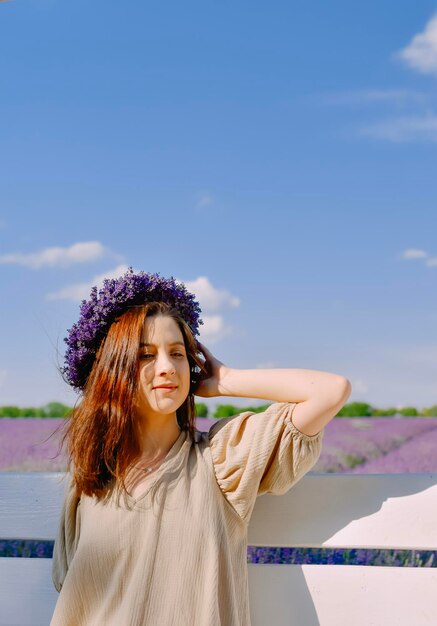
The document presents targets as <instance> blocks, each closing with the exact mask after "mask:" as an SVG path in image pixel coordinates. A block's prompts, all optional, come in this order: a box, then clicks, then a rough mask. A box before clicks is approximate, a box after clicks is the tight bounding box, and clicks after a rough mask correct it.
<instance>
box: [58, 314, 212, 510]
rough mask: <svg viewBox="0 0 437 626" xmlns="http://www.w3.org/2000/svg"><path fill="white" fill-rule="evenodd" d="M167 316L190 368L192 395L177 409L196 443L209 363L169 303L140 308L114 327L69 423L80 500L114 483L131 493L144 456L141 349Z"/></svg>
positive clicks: (71, 463)
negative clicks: (151, 322) (131, 471)
mask: <svg viewBox="0 0 437 626" xmlns="http://www.w3.org/2000/svg"><path fill="white" fill-rule="evenodd" d="M159 314H162V315H168V316H169V317H171V318H173V319H174V320H175V322H176V323H177V324H178V326H179V328H180V330H181V332H182V335H183V338H184V343H185V349H186V352H187V358H188V362H189V364H190V389H189V393H188V396H187V398H186V400H185V402H184V403H183V404H182V405H181V406H180V407H179V409H177V411H176V417H177V421H178V424H179V427H180V429H181V430H186V431H188V433H189V436H190V437H191V441H193V440H194V431H195V417H196V407H195V403H194V391H195V388H196V385H197V384H198V381H199V378H200V375H201V372H205V371H206V370H205V367H204V362H203V361H202V360H201V359H200V358H199V356H198V348H197V345H196V340H195V338H194V336H193V334H192V332H191V330H190V327H189V326H188V324H187V323H186V322H185V320H184V319H183V318H182V317H181V316H180V314H179V311H178V310H177V309H174V308H172V307H171V306H170V305H168V304H166V303H164V302H149V303H146V304H141V305H135V306H132V307H129V308H128V309H127V310H126V311H124V312H123V313H122V314H121V315H120V316H119V317H118V318H117V319H116V320H115V321H114V322H113V323H112V324H111V326H110V327H109V330H108V333H107V335H106V336H105V338H104V340H103V342H102V344H101V345H100V347H99V349H98V351H97V354H96V357H95V360H94V363H93V367H92V369H91V372H90V374H89V376H88V379H87V381H86V384H85V387H84V390H83V394H82V396H81V401H80V404H78V405H77V406H75V407H74V409H73V411H72V412H71V414H70V415H69V417H67V418H66V424H64V425H63V428H64V427H65V428H66V432H65V434H64V435H63V437H62V440H61V444H60V448H62V446H63V445H64V442H65V440H66V439H67V452H68V464H67V472H68V473H70V474H71V476H72V478H73V481H74V484H75V487H76V494H77V496H79V497H80V495H81V494H82V493H83V494H85V495H87V496H93V495H95V496H97V497H98V498H100V497H103V496H105V495H106V494H107V493H108V488H109V484H110V483H111V482H112V480H113V478H115V480H116V481H117V482H120V483H121V485H122V487H123V489H124V490H125V491H127V490H126V485H125V482H124V481H125V477H126V474H127V470H128V468H129V466H130V465H131V463H132V462H133V460H134V459H135V458H136V457H137V456H138V455H139V454H140V453H141V447H140V432H139V424H138V423H137V421H136V420H135V418H134V415H133V411H132V406H133V401H134V397H135V394H136V391H137V387H138V372H139V363H140V359H139V348H140V341H141V335H142V330H143V326H144V322H145V319H146V317H152V316H155V315H159Z"/></svg>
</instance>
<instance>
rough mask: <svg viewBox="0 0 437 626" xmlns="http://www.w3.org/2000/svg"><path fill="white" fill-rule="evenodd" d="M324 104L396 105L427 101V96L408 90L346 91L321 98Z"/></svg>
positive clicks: (324, 95)
mask: <svg viewBox="0 0 437 626" xmlns="http://www.w3.org/2000/svg"><path fill="white" fill-rule="evenodd" d="M320 99H321V102H322V104H328V105H329V104H332V105H356V104H358V105H360V104H373V103H382V102H388V103H390V104H395V105H405V104H408V103H410V102H412V103H418V102H424V101H426V100H427V96H426V95H425V94H422V93H419V92H415V91H411V90H407V89H364V90H357V91H344V92H339V93H332V94H322V95H321V96H320Z"/></svg>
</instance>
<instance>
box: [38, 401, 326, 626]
mask: <svg viewBox="0 0 437 626" xmlns="http://www.w3.org/2000/svg"><path fill="white" fill-rule="evenodd" d="M295 406H296V405H295V404H294V403H288V402H281V403H274V404H272V405H270V406H269V407H268V408H267V410H266V411H264V412H262V413H253V412H250V411H246V412H243V413H240V414H238V415H235V416H232V417H229V418H226V419H221V420H220V421H218V422H217V423H216V424H214V425H213V426H212V427H211V428H210V430H209V432H199V431H196V440H195V441H194V442H192V441H191V440H190V438H189V435H188V433H187V432H186V431H181V433H180V435H179V437H178V439H177V440H176V442H175V443H174V444H173V446H172V448H171V449H170V450H169V452H168V454H167V456H166V457H165V459H164V461H163V462H162V463H161V466H160V467H159V469H158V470H157V471H155V472H154V473H153V477H152V476H150V477H148V478H147V481H146V483H145V486H144V488H143V493H139V495H137V496H135V497H133V496H132V495H129V494H121V493H120V492H119V490H116V489H112V490H111V493H110V495H109V497H108V498H106V499H105V501H103V500H101V501H98V500H97V498H96V497H89V496H82V497H81V498H80V499H79V500H78V499H77V498H76V496H75V494H74V490H73V489H72V488H71V481H70V482H69V483H68V486H67V490H66V495H65V499H64V503H63V507H62V513H61V518H60V525H59V530H58V534H57V538H56V541H55V545H54V552H53V566H52V577H53V583H54V586H55V588H56V589H57V591H59V592H60V593H59V596H58V600H57V603H56V606H55V610H54V613H53V617H52V620H51V622H50V626H250V612H249V588H248V576H247V526H248V523H249V521H250V517H251V514H252V510H253V507H254V505H255V500H256V498H257V496H259V495H261V494H264V493H271V494H276V495H281V494H284V493H285V492H286V491H288V490H289V489H290V488H291V487H292V486H293V485H294V484H295V483H296V482H297V481H298V480H300V479H301V478H302V477H303V476H304V475H305V474H306V473H307V472H308V471H309V470H310V469H311V468H312V467H313V466H314V464H315V463H316V462H317V460H318V458H319V455H320V451H321V446H322V439H323V433H324V430H322V431H320V432H319V433H318V434H317V435H313V436H309V435H305V434H303V433H301V432H300V431H299V430H298V429H297V428H296V427H295V426H294V424H293V423H292V421H291V416H292V412H293V409H294V407H295ZM152 496H153V497H152Z"/></svg>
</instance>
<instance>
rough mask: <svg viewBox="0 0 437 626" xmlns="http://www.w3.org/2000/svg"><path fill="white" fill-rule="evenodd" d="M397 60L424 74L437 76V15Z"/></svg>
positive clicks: (397, 54) (401, 52) (397, 56)
mask: <svg viewBox="0 0 437 626" xmlns="http://www.w3.org/2000/svg"><path fill="white" fill-rule="evenodd" d="M395 58H399V59H402V60H403V61H405V62H406V63H407V64H408V65H409V66H410V67H411V68H413V69H414V70H418V71H419V72H422V73H423V74H437V15H434V16H433V17H432V18H431V19H430V20H429V22H428V23H427V24H426V26H425V30H424V31H423V32H422V33H419V34H418V35H415V36H414V37H413V39H412V40H411V42H410V43H409V44H408V46H406V47H405V48H404V49H403V50H401V51H400V52H397V53H395Z"/></svg>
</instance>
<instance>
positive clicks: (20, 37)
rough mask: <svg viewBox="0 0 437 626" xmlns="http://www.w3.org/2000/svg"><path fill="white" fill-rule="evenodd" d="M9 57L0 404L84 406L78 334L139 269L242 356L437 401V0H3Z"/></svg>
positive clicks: (212, 344) (1, 56)
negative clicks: (127, 273)
mask: <svg viewBox="0 0 437 626" xmlns="http://www.w3.org/2000/svg"><path fill="white" fill-rule="evenodd" d="M0 76H1V98H0V113H1V115H0V120H1V121H0V154H1V168H0V188H1V205H0V277H1V278H0V280H1V285H2V296H3V298H2V307H1V309H2V317H1V320H2V323H1V325H0V345H1V346H2V349H1V354H0V404H9V403H13V404H18V405H21V406H25V405H41V404H44V403H46V402H49V401H51V400H59V401H63V402H66V403H69V404H73V403H74V401H75V400H76V397H77V396H76V394H75V392H74V391H73V390H71V389H69V388H68V387H67V386H66V385H65V383H64V382H63V381H62V380H61V379H60V376H59V374H58V373H57V371H56V364H57V363H60V364H61V363H62V360H63V354H64V350H65V344H64V342H63V337H64V336H65V334H66V331H67V329H68V328H70V327H71V325H72V324H73V323H74V322H75V321H76V319H77V317H78V313H79V304H80V301H81V299H82V298H87V297H88V295H89V292H90V288H91V286H92V285H93V284H96V283H97V284H99V283H101V280H102V279H103V277H104V276H116V275H119V274H120V273H122V272H123V271H124V269H125V268H127V266H129V265H132V266H133V267H134V268H135V269H142V270H145V271H150V272H159V273H161V274H162V275H164V276H170V275H173V276H174V277H175V278H177V279H179V280H183V281H184V282H185V284H186V286H187V288H188V289H189V290H191V291H192V292H194V293H195V294H196V296H197V298H198V299H199V301H200V304H201V307H202V311H203V315H202V319H203V320H204V322H205V324H204V326H203V327H202V334H201V336H200V340H201V341H202V342H203V343H205V344H206V345H207V347H209V348H210V350H211V351H212V352H213V353H214V354H215V355H216V356H217V357H218V358H219V359H220V360H221V361H223V362H224V363H226V364H227V365H229V366H230V367H236V368H243V369H252V368H264V367H266V368H270V367H273V368H274V367H278V368H284V367H290V368H308V369H319V370H323V371H331V372H336V373H339V374H342V375H344V376H347V377H348V378H349V379H350V380H351V382H352V385H353V392H352V395H351V398H350V401H354V400H357V401H366V402H370V403H371V404H374V405H375V406H381V407H382V406H398V407H400V406H404V405H410V404H412V405H415V406H418V407H423V406H429V405H431V404H436V403H437V341H436V328H437V292H436V289H435V285H436V275H437V243H436V237H435V232H436V226H437V206H436V199H437V197H436V191H437V182H436V180H437V177H436V155H437V91H436V85H437V82H436V81H437V4H436V2H428V1H427V0H424V1H422V2H421V3H420V4H417V3H411V2H400V3H399V2H394V1H393V0H391V1H388V2H384V3H381V2H376V1H370V2H366V3H359V4H357V3H350V2H345V1H331V2H329V3H326V2H308V3H305V4H303V3H290V2H285V1H278V2H275V3H266V2H257V1H254V2H250V3H249V2H239V1H237V2H233V3H230V2H218V1H217V0H216V1H209V0H203V1H202V2H194V1H191V0H187V1H186V2H183V3H181V2H167V1H163V2H156V1H155V2H139V1H137V0H132V1H131V2H129V3H120V2H118V3H115V2H108V1H105V2H102V1H99V0H97V1H94V2H92V3H90V2H86V3H85V2H83V1H81V0H78V1H76V2H74V3H73V2H69V3H67V2H56V1H55V0H27V1H21V0H12V1H9V2H2V3H0ZM227 401H232V402H233V403H235V404H239V405H244V404H247V400H246V399H229V398H217V399H212V400H209V401H208V403H209V404H210V405H211V406H214V405H215V404H217V403H218V402H227ZM259 402H260V403H261V401H259Z"/></svg>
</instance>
